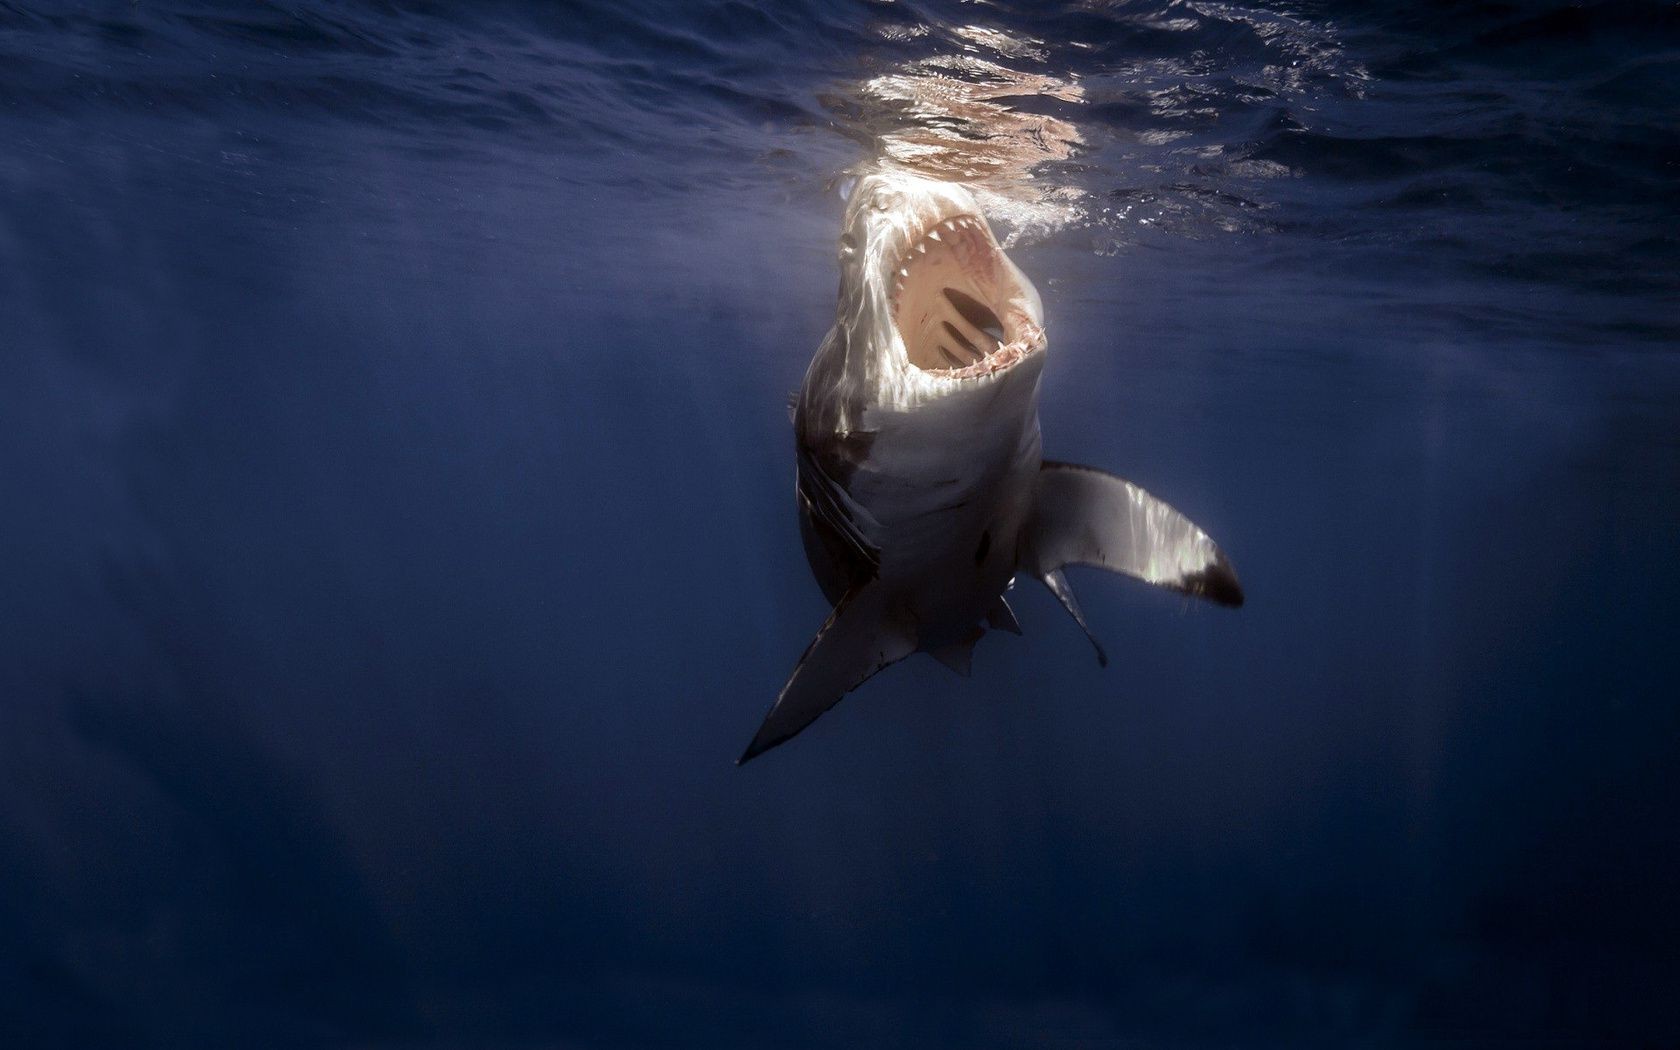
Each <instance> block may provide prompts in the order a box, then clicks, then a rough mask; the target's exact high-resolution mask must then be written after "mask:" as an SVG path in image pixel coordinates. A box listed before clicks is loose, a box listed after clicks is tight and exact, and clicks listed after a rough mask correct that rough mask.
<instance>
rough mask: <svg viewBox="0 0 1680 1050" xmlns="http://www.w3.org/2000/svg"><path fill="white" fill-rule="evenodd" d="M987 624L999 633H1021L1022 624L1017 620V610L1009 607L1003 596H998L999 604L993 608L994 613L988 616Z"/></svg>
mask: <svg viewBox="0 0 1680 1050" xmlns="http://www.w3.org/2000/svg"><path fill="white" fill-rule="evenodd" d="M986 623H987V624H988V625H989V626H991V627H993V628H996V629H997V630H999V631H1008V632H1009V633H1010V634H1020V633H1021V623H1020V621H1019V620H1017V619H1015V610H1013V609H1011V608H1010V607H1009V603H1008V602H1007V601H1004V599H1003V595H1001V594H1000V595H998V600H997V603H996V604H995V605H993V606H992V611H991V612H989V613H987V614H986Z"/></svg>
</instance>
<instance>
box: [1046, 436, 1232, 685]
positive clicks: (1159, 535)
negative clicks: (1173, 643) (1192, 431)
mask: <svg viewBox="0 0 1680 1050" xmlns="http://www.w3.org/2000/svg"><path fill="white" fill-rule="evenodd" d="M1019 564H1020V567H1021V568H1022V569H1024V570H1025V571H1027V572H1029V573H1031V574H1032V575H1034V576H1036V577H1037V578H1038V579H1039V580H1041V581H1043V583H1044V585H1045V586H1046V587H1048V588H1050V591H1051V593H1052V594H1054V595H1055V596H1056V599H1057V600H1058V601H1060V602H1061V603H1062V605H1063V607H1064V608H1066V609H1067V611H1068V612H1069V613H1071V614H1072V615H1073V618H1074V619H1075V620H1076V621H1078V623H1079V626H1080V627H1081V628H1083V629H1084V630H1085V633H1086V635H1087V636H1090V634H1091V632H1090V628H1088V627H1086V625H1085V618H1084V617H1083V616H1082V615H1080V612H1079V606H1078V604H1077V603H1076V602H1075V601H1074V599H1073V591H1072V589H1071V588H1069V587H1068V584H1067V579H1066V578H1065V577H1064V576H1063V575H1062V572H1061V570H1062V568H1063V567H1064V566H1068V565H1092V566H1095V567H1097V568H1099V569H1107V570H1108V571H1110V572H1117V573H1122V574H1124V575H1127V576H1135V577H1137V578H1138V579H1140V580H1143V581H1144V582H1145V583H1152V584H1155V585H1156V586H1158V587H1165V588H1167V589H1169V590H1175V591H1180V592H1182V593H1184V594H1189V595H1193V596H1195V597H1197V598H1204V599H1206V600H1208V601H1211V602H1215V603H1217V604H1219V605H1228V606H1232V607H1235V606H1239V605H1241V604H1242V603H1243V591H1242V585H1241V584H1240V583H1238V582H1237V574H1236V570H1235V569H1233V568H1232V567H1231V562H1230V560H1229V559H1228V558H1226V557H1225V554H1224V552H1223V551H1221V550H1220V549H1219V546H1218V544H1216V543H1214V542H1213V540H1212V539H1210V538H1209V537H1208V534H1207V533H1205V532H1203V531H1202V530H1201V529H1199V528H1197V527H1196V525H1195V523H1193V522H1192V521H1191V520H1190V519H1189V518H1186V517H1185V516H1184V515H1183V514H1180V513H1179V512H1178V511H1176V510H1174V509H1173V508H1172V507H1170V506H1168V505H1167V504H1166V503H1163V502H1162V501H1161V500H1158V499H1156V498H1155V497H1154V496H1151V495H1150V494H1149V493H1147V492H1145V491H1144V490H1143V489H1141V488H1138V487H1137V486H1136V485H1134V484H1132V483H1131V482H1129V481H1126V480H1124V479H1122V478H1117V477H1115V476H1114V475H1112V474H1105V473H1103V472H1102V471H1100V470H1095V469H1092V468H1091V467H1081V466H1077V465H1075V464H1072V463H1055V462H1051V461H1048V460H1046V461H1045V463H1044V465H1043V468H1042V469H1040V471H1039V474H1038V481H1037V487H1036V491H1035V492H1034V496H1033V508H1032V514H1031V516H1030V517H1029V519H1028V521H1027V526H1026V529H1025V530H1024V532H1023V533H1022V541H1021V548H1020V554H1019ZM1091 641H1092V644H1096V639H1095V638H1094V637H1093V638H1092V639H1091ZM1097 654H1098V655H1097V658H1098V660H1099V661H1100V662H1103V663H1105V664H1106V662H1107V661H1106V658H1105V657H1104V655H1103V653H1102V647H1101V646H1100V645H1099V646H1097Z"/></svg>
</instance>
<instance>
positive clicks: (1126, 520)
mask: <svg viewBox="0 0 1680 1050" xmlns="http://www.w3.org/2000/svg"><path fill="white" fill-rule="evenodd" d="M841 225H842V228H841V235H840V241H839V262H840V293H839V302H838V305H837V307H836V314H835V323H834V326H833V328H832V329H830V331H829V333H828V335H827V336H826V337H825V338H824V340H823V342H822V344H821V345H820V347H819V348H818V350H817V352H816V354H815V356H814V357H813V358H812V359H811V363H810V366H809V368H808V369H807V371H806V374H805V379H804V382H803V383H802V384H801V386H800V388H799V391H798V393H797V394H796V395H794V399H793V402H792V406H791V407H792V417H793V429H794V438H795V441H794V443H795V448H796V459H797V471H796V479H797V480H796V483H795V498H796V502H797V505H798V512H799V527H800V536H801V539H802V542H803V545H804V549H805V555H806V560H807V561H808V562H809V563H810V567H811V571H812V574H813V575H814V576H815V577H816V580H817V583H818V585H819V586H820V587H821V589H822V591H823V594H824V596H825V597H826V598H827V599H828V601H829V602H830V603H831V604H832V606H833V610H832V612H830V614H829V616H828V619H827V621H826V622H824V623H823V625H822V627H821V628H820V629H819V630H818V631H817V634H816V637H815V638H813V639H812V640H811V643H810V645H809V646H808V647H807V648H806V650H805V653H804V655H803V656H801V657H800V659H799V662H798V664H797V665H796V666H795V667H794V669H793V672H792V674H791V675H790V676H789V677H788V679H787V682H786V684H784V685H783V687H782V689H781V692H780V693H779V694H778V695H777V697H776V701H775V703H774V704H773V705H772V706H771V708H770V711H769V713H768V714H767V715H766V716H765V718H764V721H763V723H762V724H761V725H760V727H759V729H758V732H757V733H756V734H755V735H754V736H753V738H752V741H751V743H749V744H748V745H747V748H746V751H745V752H744V753H743V754H742V755H741V757H740V758H739V759H738V760H737V764H740V763H745V762H747V761H749V760H751V759H753V758H755V757H757V756H758V755H761V754H763V753H764V752H765V751H768V750H769V749H771V748H773V747H776V746H777V745H779V744H782V743H785V742H787V741H788V740H790V739H792V738H793V737H794V736H795V735H796V734H798V733H799V732H801V731H802V730H804V729H805V728H806V727H807V726H809V725H810V724H811V723H812V722H814V721H816V719H817V718H818V717H819V716H821V715H822V714H823V713H824V712H826V711H828V710H829V709H830V708H832V707H833V706H834V705H835V704H836V703H838V702H839V701H840V699H841V698H842V697H843V696H845V695H846V694H847V693H848V692H850V691H852V690H853V689H856V688H857V687H858V686H860V685H862V684H863V683H864V682H865V681H867V680H868V679H869V678H870V677H871V676H873V675H874V674H875V673H876V672H878V671H880V670H882V669H883V668H885V667H888V666H890V665H891V664H893V663H896V662H898V661H899V660H903V659H905V658H906V657H909V656H911V655H912V654H915V653H918V652H923V653H927V654H929V655H930V656H932V657H934V658H935V659H937V660H939V661H940V662H941V663H943V664H945V665H946V666H948V667H950V668H951V669H952V670H954V671H956V672H957V673H959V674H961V675H964V676H967V675H968V674H969V673H970V669H971V665H972V654H973V649H974V645H975V643H976V642H977V641H978V640H979V639H980V638H981V636H982V635H984V634H985V633H986V632H987V630H989V629H990V630H1001V631H1007V632H1010V633H1013V634H1020V633H1021V627H1020V624H1019V621H1017V619H1016V618H1015V615H1014V612H1013V610H1011V608H1010V606H1009V603H1008V601H1007V598H1006V594H1007V592H1008V591H1009V590H1010V589H1011V588H1012V587H1013V585H1014V582H1015V579H1016V577H1017V576H1020V575H1026V576H1030V577H1032V578H1034V579H1036V580H1038V581H1040V582H1041V583H1042V584H1043V585H1044V586H1045V587H1047V588H1048V589H1049V591H1050V593H1051V594H1052V595H1054V596H1055V598H1056V600H1057V601H1058V602H1060V603H1061V605H1062V606H1063V607H1064V608H1065V609H1066V610H1067V612H1068V613H1069V614H1070V615H1071V616H1072V617H1073V619H1074V621H1075V622H1076V623H1077V624H1078V625H1079V628H1080V630H1081V631H1083V632H1084V633H1085V636H1086V637H1087V638H1089V639H1090V641H1091V644H1092V645H1093V646H1094V647H1095V649H1096V654H1097V660H1098V662H1099V663H1100V664H1102V665H1103V666H1107V663H1108V657H1107V654H1106V653H1105V651H1104V649H1103V647H1102V644H1101V643H1100V642H1099V641H1098V640H1097V638H1096V636H1095V635H1094V634H1093V633H1092V631H1091V629H1090V626H1089V625H1088V624H1087V623H1086V621H1085V616H1084V614H1083V613H1082V612H1081V610H1080V607H1079V603H1078V602H1077V601H1076V600H1075V598H1074V593H1073V589H1072V587H1071V586H1069V584H1068V580H1067V577H1066V575H1065V573H1064V570H1065V569H1066V568H1067V567H1068V566H1073V565H1085V566H1094V567H1096V568H1099V569H1106V570H1108V571H1109V572H1113V573H1119V574H1122V575H1125V576H1131V577H1135V578H1137V579H1140V580H1143V581H1145V582H1146V583H1150V584H1154V585H1156V586H1159V587H1164V588H1169V589H1171V590H1174V591H1179V592H1181V593H1183V594H1186V595H1191V596H1194V597H1197V598H1201V599H1206V600H1208V601H1211V602H1213V603H1216V604H1219V605H1224V606H1231V607H1235V606H1240V605H1241V604H1242V603H1243V591H1242V586H1241V584H1240V583H1239V582H1238V580H1237V575H1236V571H1235V569H1234V568H1233V567H1232V565H1231V562H1230V560H1229V559H1228V558H1226V556H1225V554H1224V553H1223V552H1222V551H1221V550H1220V549H1219V547H1218V545H1216V544H1215V543H1214V541H1213V540H1212V539H1211V538H1209V536H1208V534H1207V533H1206V532H1204V531H1202V529H1200V528H1199V527H1197V526H1196V525H1195V524H1194V523H1192V522H1191V521H1190V520H1189V519H1188V518H1186V517H1185V516H1184V515H1183V514H1181V513H1179V512H1178V511H1177V510H1174V509H1173V508H1172V507H1171V506H1169V505H1167V504H1166V503H1165V502H1163V501H1161V500H1159V499H1157V498H1156V497H1154V496H1152V495H1150V494H1149V493H1148V492H1145V491H1144V490H1143V489H1141V488H1139V487H1138V486H1137V485H1134V484H1132V483H1131V482H1129V481H1126V480H1124V479H1122V478H1119V477H1116V476H1114V475H1112V474H1108V473H1105V472H1103V471H1101V470H1097V469H1095V468H1093V467H1086V466H1079V465H1076V464H1072V463H1063V462H1056V461H1051V460H1046V459H1045V458H1044V456H1043V445H1042V440H1041V436H1040V432H1039V418H1038V398H1039V385H1040V378H1041V376H1042V374H1043V371H1044V365H1045V360H1046V351H1047V348H1048V345H1049V344H1048V341H1047V339H1046V337H1045V330H1044V308H1043V303H1042V301H1041V299H1040V297H1039V294H1038V291H1037V289H1035V288H1034V287H1033V285H1032V282H1031V281H1029V280H1028V279H1027V277H1026V275H1024V274H1023V273H1022V272H1021V271H1020V269H1019V268H1017V267H1016V266H1015V264H1014V263H1013V262H1012V261H1011V260H1010V259H1009V257H1008V256H1007V255H1006V254H1005V253H1004V251H1003V249H1002V248H1001V247H1000V246H999V244H998V240H997V238H996V236H995V235H994V233H993V231H992V228H991V226H990V224H989V223H988V222H987V220H986V217H985V215H984V214H983V213H982V210H981V208H980V206H979V204H978V202H977V200H976V198H975V196H974V194H973V193H972V192H971V191H970V190H968V189H967V188H965V187H964V186H962V185H960V184H958V183H953V182H946V181H941V180H937V179H932V178H928V177H926V176H921V175H916V174H913V173H909V172H903V171H897V170H880V171H875V172H872V173H869V174H867V175H865V176H863V177H861V178H860V179H858V181H857V183H856V185H855V187H854V188H853V190H852V192H851V194H850V197H849V199H848V201H847V204H846V210H845V216H844V218H843V220H842V224H841Z"/></svg>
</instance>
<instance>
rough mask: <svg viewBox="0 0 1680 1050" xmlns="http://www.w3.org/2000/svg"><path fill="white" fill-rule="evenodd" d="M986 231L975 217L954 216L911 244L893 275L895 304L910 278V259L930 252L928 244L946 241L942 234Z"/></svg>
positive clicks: (893, 298) (893, 299) (936, 225)
mask: <svg viewBox="0 0 1680 1050" xmlns="http://www.w3.org/2000/svg"><path fill="white" fill-rule="evenodd" d="M984 229H985V226H984V225H983V224H982V223H981V221H980V220H979V219H978V218H976V217H975V216H973V215H957V216H953V217H951V218H949V219H946V220H945V221H944V222H940V223H937V224H935V225H934V226H933V227H932V228H931V229H929V230H928V231H927V232H926V233H924V234H922V236H921V237H919V238H917V240H916V241H915V242H914V243H913V244H911V246H910V247H909V248H907V249H905V252H904V259H905V262H904V263H903V264H901V265H900V266H899V268H898V272H897V273H896V274H894V275H893V288H892V301H893V303H894V304H896V303H897V302H898V296H899V293H900V292H902V291H904V281H905V278H907V277H909V276H910V267H909V259H910V257H911V256H913V255H926V254H927V250H928V243H929V242H930V241H941V240H944V237H943V236H941V235H942V234H951V233H955V232H956V231H958V230H976V231H980V230H984Z"/></svg>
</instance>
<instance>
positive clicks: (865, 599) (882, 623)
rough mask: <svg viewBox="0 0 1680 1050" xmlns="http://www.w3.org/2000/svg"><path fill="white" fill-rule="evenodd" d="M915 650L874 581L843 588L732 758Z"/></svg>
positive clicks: (768, 742) (784, 734)
mask: <svg viewBox="0 0 1680 1050" xmlns="http://www.w3.org/2000/svg"><path fill="white" fill-rule="evenodd" d="M915 651H916V638H915V635H914V633H913V632H912V631H910V630H909V629H907V628H906V627H905V626H903V625H902V624H900V623H898V622H897V620H896V618H894V617H892V616H891V615H890V611H889V609H888V608H887V598H886V595H885V594H884V593H883V591H882V588H881V587H880V586H878V585H876V584H875V583H873V582H870V583H865V584H862V585H860V586H858V587H855V588H853V589H852V590H849V591H847V592H846V593H845V594H844V595H842V596H841V598H840V601H839V602H838V603H837V604H836V605H835V606H834V611H833V612H832V613H830V614H829V616H828V621H827V622H826V623H824V624H823V625H822V629H821V630H819V631H817V636H816V637H815V638H813V639H811V644H810V645H809V646H808V647H806V649H805V655H804V656H801V657H800V658H799V663H798V664H797V665H796V666H795V667H794V669H793V674H792V675H790V676H789V677H788V680H787V684H786V685H784V686H782V691H781V694H780V695H779V696H777V697H776V703H775V704H774V706H772V707H771V708H770V713H769V714H768V715H765V716H764V724H763V725H761V726H759V728H758V733H757V735H756V736H754V737H753V739H752V743H750V744H748V745H747V749H746V751H744V752H743V753H742V754H741V757H740V758H738V759H736V761H735V764H736V765H740V764H742V763H744V762H746V761H747V760H749V759H751V758H754V757H756V756H758V755H761V754H763V753H764V752H766V751H768V750H770V749H771V748H773V747H775V746H776V745H777V744H780V743H783V742H784V741H787V740H790V739H792V738H793V737H794V736H795V735H796V734H797V733H799V731H800V730H802V729H804V728H805V727H806V726H808V725H810V724H811V723H812V722H814V721H816V720H817V717H818V716H819V715H821V714H822V713H823V712H824V711H827V710H828V709H829V708H831V707H833V706H834V705H835V704H837V703H839V702H840V698H841V697H842V696H845V695H846V694H847V693H849V692H851V691H852V690H853V689H856V688H857V687H858V686H860V685H862V684H863V683H864V682H865V681H866V680H868V678H869V676H871V675H873V674H874V673H875V672H876V671H879V670H880V669H881V668H883V667H886V666H887V665H889V664H893V663H897V662H898V661H899V660H902V659H904V658H905V657H906V656H909V655H910V654H911V653H913V652H915Z"/></svg>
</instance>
